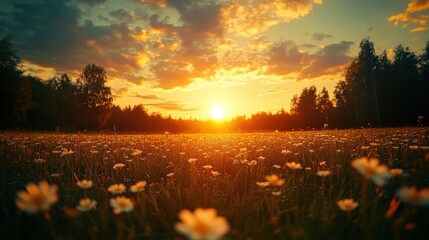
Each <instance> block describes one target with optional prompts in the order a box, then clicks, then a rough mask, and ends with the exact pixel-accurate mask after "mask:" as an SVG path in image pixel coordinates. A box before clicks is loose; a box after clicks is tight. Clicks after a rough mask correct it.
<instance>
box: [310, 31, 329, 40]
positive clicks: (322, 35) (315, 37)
mask: <svg viewBox="0 0 429 240" xmlns="http://www.w3.org/2000/svg"><path fill="white" fill-rule="evenodd" d="M312 37H313V40H315V41H318V42H320V41H323V40H325V39H326V38H332V35H331V34H325V33H313V35H312Z"/></svg>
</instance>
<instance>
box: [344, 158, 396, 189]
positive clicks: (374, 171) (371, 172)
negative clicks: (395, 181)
mask: <svg viewBox="0 0 429 240" xmlns="http://www.w3.org/2000/svg"><path fill="white" fill-rule="evenodd" d="M352 166H353V167H354V168H355V169H356V170H357V171H358V172H359V173H360V174H362V175H363V176H364V177H366V178H369V179H371V180H372V181H373V182H374V183H375V184H377V185H379V186H380V185H383V184H384V182H385V181H386V180H387V179H388V178H389V177H390V173H389V169H388V168H387V167H386V165H384V164H380V163H379V161H378V159H377V158H371V159H369V160H368V158H366V157H362V158H358V159H355V160H353V161H352Z"/></svg>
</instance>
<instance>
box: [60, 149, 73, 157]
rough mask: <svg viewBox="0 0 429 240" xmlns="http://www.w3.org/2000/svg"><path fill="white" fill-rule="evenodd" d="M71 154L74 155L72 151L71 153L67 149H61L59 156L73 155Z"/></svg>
mask: <svg viewBox="0 0 429 240" xmlns="http://www.w3.org/2000/svg"><path fill="white" fill-rule="evenodd" d="M73 153H74V151H72V150H71V149H70V150H67V148H63V149H62V150H61V156H65V155H70V154H73Z"/></svg>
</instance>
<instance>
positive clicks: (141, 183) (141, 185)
mask: <svg viewBox="0 0 429 240" xmlns="http://www.w3.org/2000/svg"><path fill="white" fill-rule="evenodd" d="M146 185H147V182H146V181H139V182H137V183H136V184H134V185H131V187H130V191H131V192H134V193H135V192H142V191H143V190H144V188H145V187H146Z"/></svg>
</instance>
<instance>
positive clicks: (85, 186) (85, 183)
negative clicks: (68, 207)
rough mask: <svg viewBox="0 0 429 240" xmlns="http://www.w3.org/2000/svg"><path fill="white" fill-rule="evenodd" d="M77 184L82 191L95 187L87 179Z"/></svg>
mask: <svg viewBox="0 0 429 240" xmlns="http://www.w3.org/2000/svg"><path fill="white" fill-rule="evenodd" d="M76 184H77V185H78V186H79V187H80V188H82V189H88V188H91V187H92V185H93V183H92V181H91V180H86V179H83V180H82V181H79V182H77V183H76Z"/></svg>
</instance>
